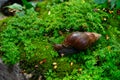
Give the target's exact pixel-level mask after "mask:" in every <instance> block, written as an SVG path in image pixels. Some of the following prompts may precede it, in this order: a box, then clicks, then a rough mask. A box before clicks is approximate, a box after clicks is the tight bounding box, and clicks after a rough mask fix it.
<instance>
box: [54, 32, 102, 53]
mask: <svg viewBox="0 0 120 80" xmlns="http://www.w3.org/2000/svg"><path fill="white" fill-rule="evenodd" d="M100 36H101V35H100V34H98V33H94V32H73V33H71V34H69V35H68V36H67V37H66V38H65V40H64V41H63V43H62V44H55V45H54V49H55V50H56V51H58V52H60V54H61V53H62V54H66V53H68V54H69V53H74V52H77V51H81V50H85V49H86V48H88V47H89V46H90V45H92V44H93V43H94V42H96V41H97V40H98V39H99V38H100Z"/></svg>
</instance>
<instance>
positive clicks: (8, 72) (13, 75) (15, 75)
mask: <svg viewBox="0 0 120 80" xmlns="http://www.w3.org/2000/svg"><path fill="white" fill-rule="evenodd" d="M0 80H27V79H26V78H25V76H24V75H23V74H22V73H21V69H20V68H19V64H15V65H13V66H7V65H5V64H4V63H3V62H2V60H1V58H0Z"/></svg>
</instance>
